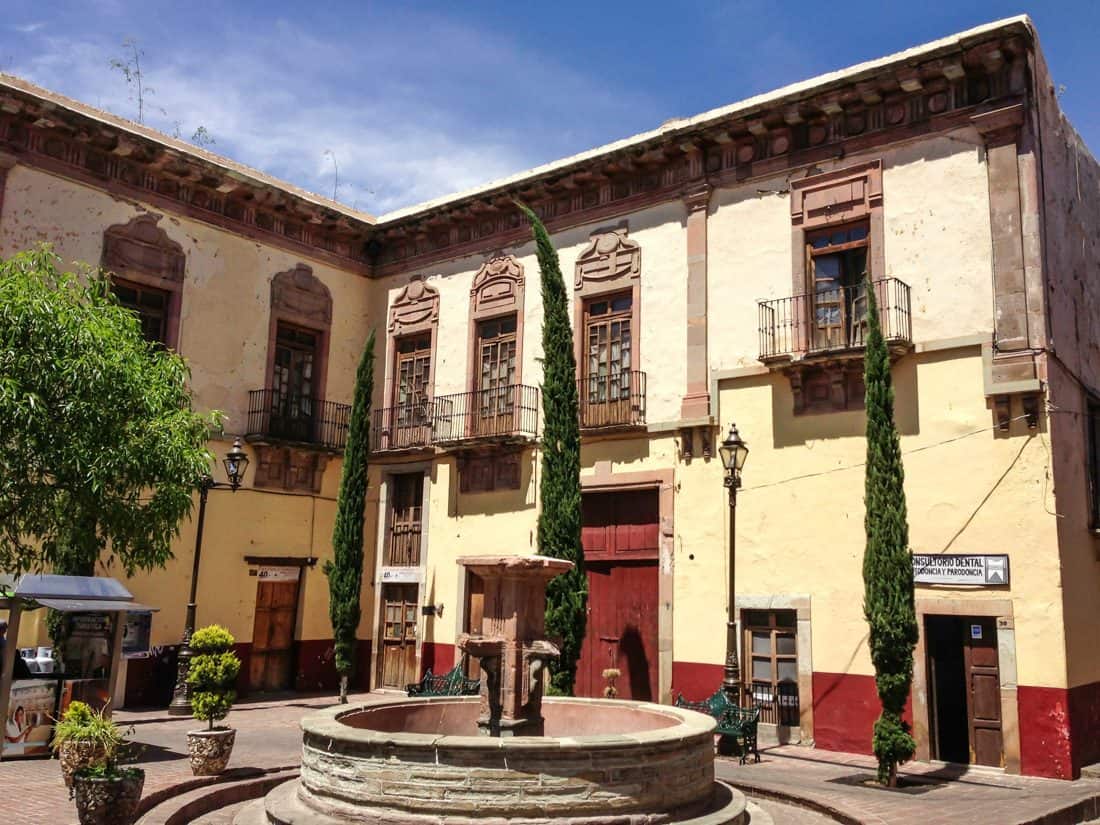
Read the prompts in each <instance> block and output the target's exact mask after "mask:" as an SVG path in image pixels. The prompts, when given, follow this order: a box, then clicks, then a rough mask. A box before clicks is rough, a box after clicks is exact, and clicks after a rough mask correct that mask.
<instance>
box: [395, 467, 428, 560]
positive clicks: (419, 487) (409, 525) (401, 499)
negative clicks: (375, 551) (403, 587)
mask: <svg viewBox="0 0 1100 825" xmlns="http://www.w3.org/2000/svg"><path fill="white" fill-rule="evenodd" d="M390 490H391V491H392V493H393V504H392V505H391V506H390V529H389V541H388V545H387V547H386V566H387V567H419V566H420V536H421V529H422V528H421V521H420V520H421V517H422V515H423V512H424V474H423V473H400V474H398V475H394V476H391V477H390Z"/></svg>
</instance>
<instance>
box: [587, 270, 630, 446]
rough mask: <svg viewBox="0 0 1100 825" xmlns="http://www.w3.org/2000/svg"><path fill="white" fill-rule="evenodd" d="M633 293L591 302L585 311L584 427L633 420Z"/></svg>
mask: <svg viewBox="0 0 1100 825" xmlns="http://www.w3.org/2000/svg"><path fill="white" fill-rule="evenodd" d="M633 303H634V299H633V296H632V295H631V293H629V292H627V293H623V294H621V295H612V296H609V297H606V298H598V299H594V300H591V301H589V302H588V303H587V304H586V305H585V310H584V335H585V341H584V347H585V353H584V360H583V369H584V378H583V379H582V381H581V392H580V398H579V399H578V400H579V402H580V415H581V425H582V426H585V427H603V426H608V425H613V424H624V423H629V422H630V421H631V410H630V404H631V386H630V380H631V369H632V368H633V330H632V329H631V324H632V307H633Z"/></svg>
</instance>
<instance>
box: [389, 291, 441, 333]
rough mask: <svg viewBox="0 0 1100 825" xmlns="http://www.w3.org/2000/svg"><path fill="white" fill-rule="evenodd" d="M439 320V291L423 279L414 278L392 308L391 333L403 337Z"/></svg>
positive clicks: (398, 296)
mask: <svg viewBox="0 0 1100 825" xmlns="http://www.w3.org/2000/svg"><path fill="white" fill-rule="evenodd" d="M438 320H439V290H437V289H436V288H435V287H433V286H431V285H430V284H428V283H427V282H426V281H425V280H424V279H423V278H422V277H416V278H413V280H412V281H411V282H410V283H408V284H407V285H406V286H405V288H404V289H402V290H401V292H400V293H399V294H398V295H397V297H396V298H395V299H394V301H393V304H392V305H391V306H390V323H389V331H390V333H391V334H393V335H401V334H402V333H405V332H408V331H409V330H410V328H414V329H415V328H420V327H424V326H430V325H432V324H435V323H436V322H437V321H438Z"/></svg>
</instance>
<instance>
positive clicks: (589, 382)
mask: <svg viewBox="0 0 1100 825" xmlns="http://www.w3.org/2000/svg"><path fill="white" fill-rule="evenodd" d="M577 405H578V407H579V411H580V420H581V421H580V423H581V429H582V430H597V429H606V428H614V427H639V426H641V425H643V424H645V373H644V372H641V371H639V370H625V371H623V372H614V373H610V374H608V375H588V376H585V377H584V378H581V379H580V380H579V381H577Z"/></svg>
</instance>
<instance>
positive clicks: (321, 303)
mask: <svg viewBox="0 0 1100 825" xmlns="http://www.w3.org/2000/svg"><path fill="white" fill-rule="evenodd" d="M280 322H281V323H284V324H290V325H293V326H296V327H301V328H303V329H307V330H310V331H311V332H315V333H317V339H318V340H317V352H316V360H315V361H314V365H313V370H314V377H313V382H312V383H313V386H314V387H316V390H315V392H314V397H315V398H316V399H317V400H318V401H323V400H324V398H325V391H326V387H327V378H328V352H329V345H330V337H331V330H332V293H331V292H329V289H328V287H327V286H325V285H324V283H322V282H321V280H320V279H319V278H317V276H315V275H314V274H313V270H312V269H311V268H310V267H308V266H307V265H306V264H304V263H299V264H296V265H295V266H294V267H292V268H291V269H288V270H286V271H285V272H280V273H278V274H276V275H275V277H273V278H272V279H271V316H270V322H269V324H268V337H267V364H266V368H265V373H264V386H265V387H272V386H273V385H274V376H275V340H276V337H277V336H278V331H279V324H280Z"/></svg>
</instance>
